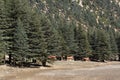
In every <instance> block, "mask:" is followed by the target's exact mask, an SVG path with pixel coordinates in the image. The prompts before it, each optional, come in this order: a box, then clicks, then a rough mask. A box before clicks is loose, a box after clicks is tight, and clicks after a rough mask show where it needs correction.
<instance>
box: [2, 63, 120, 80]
mask: <svg viewBox="0 0 120 80" xmlns="http://www.w3.org/2000/svg"><path fill="white" fill-rule="evenodd" d="M0 80H120V62H107V63H101V62H82V61H56V62H55V63H54V64H53V65H51V67H40V68H13V67H8V66H6V65H2V66H0Z"/></svg>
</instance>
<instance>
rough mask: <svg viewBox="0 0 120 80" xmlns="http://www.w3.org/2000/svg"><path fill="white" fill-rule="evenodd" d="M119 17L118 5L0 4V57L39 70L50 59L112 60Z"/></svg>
mask: <svg viewBox="0 0 120 80" xmlns="http://www.w3.org/2000/svg"><path fill="white" fill-rule="evenodd" d="M119 12H120V1H119V0H26V1H24V0H21V1H17V0H9V1H8V0H1V1H0V21H1V24H0V53H1V56H0V57H1V58H2V57H3V55H4V54H9V56H11V55H12V57H13V58H14V59H13V60H9V61H10V62H9V63H12V64H13V63H14V61H23V62H24V61H26V62H29V61H31V59H32V60H33V61H35V62H36V60H38V62H39V61H40V62H41V63H42V64H43V65H44V66H45V65H46V62H47V61H48V62H50V61H51V60H49V59H48V57H49V56H51V55H55V56H58V57H61V58H62V59H63V58H65V56H74V58H75V60H82V59H83V58H84V57H89V58H90V59H91V60H96V61H104V60H118V57H119V53H120V23H119V22H120V13H119ZM10 59H12V58H10ZM34 59H35V60H34ZM14 64H15V63H14Z"/></svg>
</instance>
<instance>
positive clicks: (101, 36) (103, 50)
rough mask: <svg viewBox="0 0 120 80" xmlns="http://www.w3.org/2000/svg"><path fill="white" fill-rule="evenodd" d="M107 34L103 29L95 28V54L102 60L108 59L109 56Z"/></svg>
mask: <svg viewBox="0 0 120 80" xmlns="http://www.w3.org/2000/svg"><path fill="white" fill-rule="evenodd" d="M106 35H107V34H106V33H105V31H104V30H97V38H96V42H95V45H94V46H95V49H94V50H95V53H97V55H95V56H96V57H97V59H98V60H100V61H104V60H109V58H110V57H109V56H110V53H111V51H110V45H109V41H108V38H107V36H106Z"/></svg>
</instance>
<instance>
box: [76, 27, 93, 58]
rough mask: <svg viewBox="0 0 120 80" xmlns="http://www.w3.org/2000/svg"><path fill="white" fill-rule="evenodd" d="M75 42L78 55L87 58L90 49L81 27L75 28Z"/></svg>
mask: <svg viewBox="0 0 120 80" xmlns="http://www.w3.org/2000/svg"><path fill="white" fill-rule="evenodd" d="M76 41H77V44H78V47H79V49H78V50H79V53H80V55H81V56H82V57H89V55H90V52H91V49H90V44H89V42H88V38H87V34H86V33H85V30H84V29H82V27H81V26H79V27H77V28H76Z"/></svg>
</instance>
